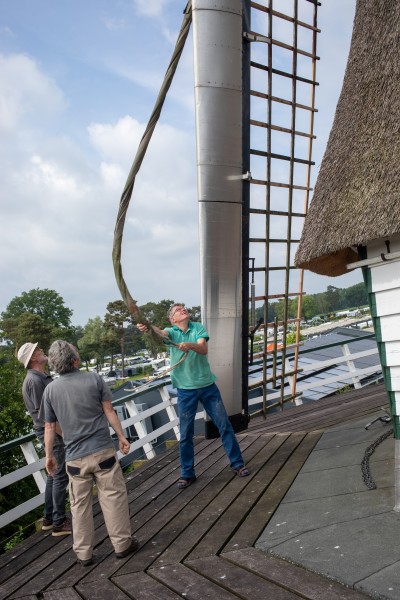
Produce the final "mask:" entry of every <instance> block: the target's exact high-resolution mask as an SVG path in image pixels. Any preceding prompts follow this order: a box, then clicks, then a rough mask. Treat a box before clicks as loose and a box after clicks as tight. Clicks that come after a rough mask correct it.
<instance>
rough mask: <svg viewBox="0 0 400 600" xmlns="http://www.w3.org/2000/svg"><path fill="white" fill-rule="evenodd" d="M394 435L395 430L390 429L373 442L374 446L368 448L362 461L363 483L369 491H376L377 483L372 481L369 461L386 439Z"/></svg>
mask: <svg viewBox="0 0 400 600" xmlns="http://www.w3.org/2000/svg"><path fill="white" fill-rule="evenodd" d="M392 433H393V429H389V430H388V431H386V432H385V433H383V434H382V435H381V436H379V437H378V439H377V440H375V441H374V442H372V444H371V445H370V446H368V448H367V449H366V451H365V454H364V458H363V459H362V461H361V473H362V478H363V481H364V483H365V485H366V486H367V488H368V489H369V490H376V483H375V482H374V480H373V479H372V476H371V471H370V468H369V459H370V458H371V456H372V455H373V453H374V452H375V450H376V448H377V447H378V446H379V444H381V443H382V442H383V441H384V440H386V438H388V437H389V436H391V435H392Z"/></svg>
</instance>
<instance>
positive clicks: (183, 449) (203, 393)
mask: <svg viewBox="0 0 400 600" xmlns="http://www.w3.org/2000/svg"><path fill="white" fill-rule="evenodd" d="M177 392H178V413H179V420H180V427H179V428H180V438H181V439H180V444H179V450H180V458H181V477H182V478H184V479H188V478H190V477H194V476H195V473H194V445H193V435H194V421H195V416H196V412H197V406H198V403H199V402H201V403H202V405H203V407H204V410H205V411H206V413H207V415H208V416H209V417H210V419H211V420H212V422H213V423H214V425H215V426H216V427H217V428H218V431H219V434H220V436H221V441H222V445H223V447H224V450H225V452H226V454H227V456H228V459H229V463H230V465H231V467H232V469H237V468H239V467H241V466H242V465H243V464H244V462H243V458H242V454H241V452H240V448H239V444H238V441H237V439H236V436H235V432H234V431H233V427H232V425H231V422H230V420H229V417H228V415H227V412H226V410H225V406H224V404H223V402H222V398H221V394H220V392H219V389H218V387H217V386H216V385H215V383H213V384H212V385H209V386H207V387H205V388H198V389H195V390H183V389H181V388H178V390H177Z"/></svg>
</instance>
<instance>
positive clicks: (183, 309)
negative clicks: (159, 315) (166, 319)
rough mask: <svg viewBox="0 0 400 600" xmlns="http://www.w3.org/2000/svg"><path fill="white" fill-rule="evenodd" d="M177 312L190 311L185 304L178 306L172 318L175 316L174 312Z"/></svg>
mask: <svg viewBox="0 0 400 600" xmlns="http://www.w3.org/2000/svg"><path fill="white" fill-rule="evenodd" d="M177 312H188V310H187V308H185V307H184V306H177V307H176V308H175V310H174V311H173V312H172V313H171V316H170V318H171V319H172V317H173V316H174V314H175V313H177Z"/></svg>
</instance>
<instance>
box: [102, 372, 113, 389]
mask: <svg viewBox="0 0 400 600" xmlns="http://www.w3.org/2000/svg"><path fill="white" fill-rule="evenodd" d="M101 376H102V378H103V381H105V383H108V385H109V386H112V385H115V384H116V383H117V373H116V371H108V373H105V374H103V373H102V374H101Z"/></svg>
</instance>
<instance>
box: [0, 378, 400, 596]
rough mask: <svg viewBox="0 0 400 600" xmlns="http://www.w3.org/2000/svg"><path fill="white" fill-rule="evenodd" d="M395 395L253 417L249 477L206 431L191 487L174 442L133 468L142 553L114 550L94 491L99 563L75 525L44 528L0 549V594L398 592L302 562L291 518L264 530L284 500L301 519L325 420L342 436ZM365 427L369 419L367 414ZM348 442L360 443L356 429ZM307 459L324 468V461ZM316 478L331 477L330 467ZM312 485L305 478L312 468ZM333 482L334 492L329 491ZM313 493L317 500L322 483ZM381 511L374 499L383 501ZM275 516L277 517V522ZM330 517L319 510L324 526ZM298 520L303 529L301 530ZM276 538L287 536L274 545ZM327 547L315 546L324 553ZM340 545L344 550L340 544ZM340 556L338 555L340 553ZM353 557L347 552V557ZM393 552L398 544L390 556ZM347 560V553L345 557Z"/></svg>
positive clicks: (353, 395)
mask: <svg viewBox="0 0 400 600" xmlns="http://www.w3.org/2000/svg"><path fill="white" fill-rule="evenodd" d="M386 406H387V399H386V392H385V390H384V388H383V386H382V385H379V386H371V387H368V388H363V389H361V390H356V391H352V392H348V393H346V394H341V395H337V396H334V397H331V398H326V399H324V400H320V401H318V402H315V403H310V404H306V405H303V406H301V407H294V408H290V409H288V410H285V411H284V412H283V413H279V414H274V415H271V416H269V417H268V418H267V419H266V420H264V419H262V418H258V419H255V420H254V422H253V421H251V422H250V426H249V429H248V430H247V431H246V432H245V433H243V434H240V435H239V436H238V439H239V441H240V446H241V449H242V452H243V455H244V458H245V461H246V464H247V465H248V466H249V468H250V469H251V475H250V476H249V477H244V478H239V477H237V476H235V474H234V473H233V472H232V471H231V470H230V468H229V466H228V465H227V459H226V456H225V454H224V451H223V449H222V448H221V445H220V441H219V440H204V439H198V440H197V442H196V474H197V477H198V479H197V481H196V482H195V483H194V484H193V485H191V486H190V487H189V488H187V489H186V490H182V491H180V490H178V489H177V487H176V481H177V479H178V478H179V455H178V448H177V447H175V448H173V449H171V450H169V451H168V452H166V453H164V454H163V455H161V456H159V457H157V458H155V459H152V460H151V461H149V462H148V463H147V464H146V465H145V466H143V467H141V468H140V469H138V470H136V471H135V472H133V473H131V474H130V475H128V476H127V478H126V483H127V489H128V495H129V503H130V512H131V523H132V531H133V532H134V533H135V535H136V536H137V537H138V538H139V540H140V541H141V548H140V549H139V550H138V551H137V552H136V553H135V554H133V555H131V556H129V557H127V558H125V559H122V560H120V559H116V558H115V555H114V553H113V550H112V547H111V544H110V541H109V539H108V537H107V533H106V530H105V526H104V522H103V518H102V513H101V511H100V509H99V505H98V503H97V501H95V504H94V514H95V528H96V537H95V540H96V542H95V543H96V547H95V551H94V559H95V563H94V564H93V565H92V566H91V567H87V568H85V567H82V566H80V565H78V564H77V563H76V559H75V555H74V553H73V551H72V540H71V538H70V537H68V538H64V539H60V538H53V537H51V535H49V534H48V533H44V532H40V533H37V534H35V535H34V536H32V537H31V538H29V539H28V540H26V541H25V542H23V543H21V544H20V545H19V546H17V547H16V548H14V549H13V550H12V551H9V552H8V553H6V554H5V555H2V556H1V557H0V569H1V570H0V600H3V599H9V598H25V599H26V600H28V599H29V600H36V599H38V598H44V600H78V599H79V598H84V599H87V600H101V599H107V600H110V599H112V600H126V599H129V598H133V599H136V600H153V599H154V600H156V599H157V600H164V599H165V600H174V599H178V598H182V597H184V598H186V599H187V600H205V599H207V598H213V599H217V600H228V599H234V598H242V599H247V598H248V599H249V600H250V599H251V600H258V599H261V598H262V599H263V600H264V599H265V598H270V599H271V600H290V599H291V600H294V599H295V598H305V599H312V600H361V599H362V598H364V599H365V598H368V597H371V596H372V597H380V598H399V597H400V594H398V595H397V596H395V595H393V596H390V592H389V595H387V596H382V595H380V596H374V595H373V594H372V593H371V590H370V589H369V588H366V591H367V592H368V594H369V595H365V594H364V593H362V592H360V591H358V590H356V589H353V588H356V587H357V585H356V582H353V581H351V578H346V577H344V578H342V577H341V571H340V568H336V567H335V568H336V570H335V568H333V569H332V571H329V569H328V571H327V572H326V573H325V574H327V575H330V577H331V578H328V577H327V576H322V575H320V574H317V573H318V572H319V573H321V572H324V571H323V569H320V568H319V567H318V568H314V569H313V566H312V564H311V563H312V556H310V552H311V551H310V549H308V550H309V552H308V554H307V557H306V559H305V562H304V565H305V567H304V566H302V565H303V562H302V556H301V551H300V552H299V545H298V544H297V545H296V547H295V550H293V552H294V553H296V552H297V555H295V556H293V555H292V554H291V551H290V549H288V546H285V543H286V544H289V546H290V542H291V541H292V542H293V532H292V531H291V530H289V529H288V528H286V529H285V527H283V528H282V531H281V532H280V535H279V536H276V535H275V536H272V538H271V539H269V540H267V541H266V540H265V535H266V533H263V532H264V530H265V531H266V532H267V537H268V531H267V530H266V527H267V526H268V529H269V528H270V526H271V523H272V519H273V518H274V517H276V515H278V514H279V511H280V510H281V509H282V507H283V510H284V511H286V512H285V514H286V515H287V514H288V511H289V516H291V518H292V521H293V520H294V521H295V520H296V514H297V512H298V508H299V505H298V504H297V501H299V498H298V497H297V498H296V496H295V497H294V498H292V501H291V500H290V494H288V492H289V491H290V490H291V489H292V486H295V484H296V481H298V477H297V476H298V474H299V472H300V471H301V470H303V468H304V465H305V463H306V461H308V459H310V460H312V459H313V456H314V454H313V450H314V449H315V447H316V445H317V444H320V443H321V441H320V440H321V438H322V436H323V435H324V432H325V430H327V429H331V431H332V428H333V429H334V430H335V429H336V430H337V429H338V428H339V429H340V427H342V426H343V427H344V429H342V430H341V432H342V433H341V435H342V437H343V436H344V437H345V435H346V433H345V432H346V430H347V431H348V432H352V435H353V433H354V429H353V428H352V426H351V423H355V422H356V421H360V419H361V420H362V419H364V424H365V422H368V420H372V418H373V417H374V415H376V414H379V411H380V409H381V407H386ZM349 423H350V425H349ZM361 429H363V430H364V431H365V429H364V427H363V426H362V427H361ZM343 432H344V433H343ZM379 433H381V429H380V428H378V429H374V431H372V428H371V430H370V433H369V437H370V438H372V440H373V439H375V438H376V437H377V436H378V435H379ZM325 435H326V434H325ZM349 445H350V446H352V447H354V446H355V445H357V443H356V441H354V440H352V441H351V442H350V444H349ZM359 445H360V443H359V444H358V446H359ZM367 445H368V443H366V445H365V447H366V446H367ZM357 450H360V449H359V448H357ZM363 452H364V446H363V451H362V454H363ZM328 454H331V453H330V452H329V450H328ZM350 462H351V461H350ZM319 465H320V466H321V463H319ZM333 466H334V465H333V464H328V463H325V464H324V465H323V468H324V470H325V471H326V470H327V469H330V468H332V467H333ZM306 470H307V469H306ZM308 471H309V472H310V471H312V472H313V473H314V475H315V474H316V473H317V472H318V468H316V467H314V469H312V467H311V469H308ZM353 477H356V475H354V476H353ZM317 478H318V479H319V480H320V481H323V477H322V475H321V471H319V473H318V475H317ZM359 478H360V480H361V471H360V475H359ZM314 484H315V479H314ZM304 485H305V488H306V489H307V480H306V481H305V484H304V482H303V483H302V486H303V488H304ZM361 485H363V484H362V481H361ZM391 485H393V484H391ZM303 488H302V489H303ZM308 489H311V488H310V487H309V486H308ZM365 489H366V488H365ZM328 494H329V498H330V499H332V495H331V492H330V491H329V492H328ZM303 495H304V494H303ZM306 495H307V494H306ZM326 495H327V494H325V496H326ZM311 496H312V493H311ZM288 498H289V500H287V499H288ZM341 498H342V496H341ZM284 499H285V500H287V501H286V503H285V501H284ZM311 499H312V500H313V501H314V502H315V501H316V500H317V501H318V499H317V498H316V496H315V494H314V497H313V498H311ZM300 500H302V501H303V504H302V511H303V512H302V513H301V515H300V513H299V519H300V516H301V518H302V519H303V521H301V523H302V524H303V526H304V528H305V530H307V527H309V529H310V526H309V523H308V524H307V518H306V517H305V513H306V512H307V510H306V506H305V504H306V502H305V498H304V497H302V498H301V499H300ZM307 501H308V499H307ZM318 502H319V501H318ZM333 502H334V500H333ZM290 505H291V506H290ZM290 511H292V512H290ZM382 511H383V509H382V506H381V505H377V508H376V511H375V512H378V513H380V512H382ZM392 514H393V511H392ZM277 525H279V523H276V522H275V524H274V528H273V531H274V532H276V526H277ZM325 525H326V524H325ZM330 525H332V523H331V524H330ZM323 527H324V523H322V522H321V523H320V532H321V535H324V533H323ZM300 529H301V528H300ZM300 529H298V530H297V531H296V532H295V533H294V535H296V536H298V534H299V533H298V532H299V531H300ZM259 540H260V541H259ZM312 543H314V542H312ZM256 546H257V547H256ZM310 547H311V546H310ZM274 548H278V551H277V552H276V553H275V551H274ZM335 552H336V554H335ZM320 553H321V551H320V550H319V549H318V548H316V549H315V547H314V554H315V556H318V555H319V554H320ZM311 554H312V552H311ZM281 556H284V557H285V559H286V560H284V559H282V558H281ZM333 556H334V557H335V556H338V557H339V555H338V552H337V550H335V551H334V552H333ZM325 558H326V557H325V556H324V560H325ZM331 560H332V561H333V563H334V565H336V563H335V562H334V561H335V558H332V559H331ZM348 560H349V557H346V564H347V563H348ZM396 560H397V557H396V556H393V560H392V563H394V562H395V561H396ZM338 561H339V563H340V561H342V562H344V561H343V558H340V557H339V558H338ZM294 563H296V564H294ZM336 566H337V565H336ZM315 571H316V572H315ZM335 579H336V581H335ZM339 582H344V583H346V584H347V586H350V587H346V586H345V585H342V583H339ZM397 591H398V590H397ZM393 593H394V592H393Z"/></svg>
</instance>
